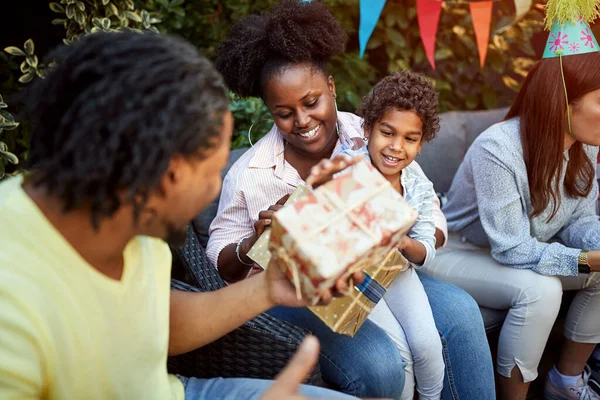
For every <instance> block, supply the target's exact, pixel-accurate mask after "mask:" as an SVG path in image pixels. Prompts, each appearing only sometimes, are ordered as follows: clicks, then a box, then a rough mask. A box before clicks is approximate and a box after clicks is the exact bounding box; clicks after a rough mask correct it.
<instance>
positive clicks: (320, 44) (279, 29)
mask: <svg viewBox="0 0 600 400" xmlns="http://www.w3.org/2000/svg"><path fill="white" fill-rule="evenodd" d="M345 42H346V34H345V33H344V31H343V30H342V28H341V27H340V25H339V23H338V22H337V21H336V19H335V18H334V17H333V15H331V12H330V11H329V9H328V8H327V6H326V5H324V4H323V3H321V2H320V1H318V0H313V1H311V2H301V1H300V0H283V1H282V2H281V3H280V4H279V5H277V6H276V7H275V8H274V9H273V10H272V11H271V12H270V13H264V14H261V15H249V16H247V17H245V18H243V19H241V20H240V21H239V22H237V23H236V24H235V25H234V26H233V27H232V28H231V32H230V34H229V36H228V37H227V38H226V39H225V40H224V41H223V42H221V44H220V45H219V51H218V55H217V59H216V67H217V70H219V72H220V73H221V74H222V75H223V78H224V79H225V82H226V83H227V86H228V87H229V89H230V90H231V91H232V92H234V93H235V94H237V95H238V96H240V97H248V96H254V97H261V95H262V90H261V89H262V84H263V83H264V82H266V80H267V79H268V78H269V77H271V76H272V75H273V74H275V73H277V72H280V71H281V70H282V69H284V68H286V67H288V66H290V65H294V64H303V63H307V64H310V65H311V66H312V67H313V68H316V69H317V70H319V71H322V72H323V73H324V74H327V70H326V64H327V62H328V61H329V60H330V59H331V58H332V57H333V56H335V55H337V54H341V53H343V52H344V43H345Z"/></svg>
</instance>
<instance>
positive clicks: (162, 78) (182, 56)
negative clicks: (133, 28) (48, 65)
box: [25, 32, 228, 228]
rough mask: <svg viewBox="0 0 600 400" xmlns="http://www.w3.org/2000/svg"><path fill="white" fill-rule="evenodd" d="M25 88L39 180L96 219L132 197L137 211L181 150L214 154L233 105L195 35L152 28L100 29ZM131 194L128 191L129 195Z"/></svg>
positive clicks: (61, 53)
mask: <svg viewBox="0 0 600 400" xmlns="http://www.w3.org/2000/svg"><path fill="white" fill-rule="evenodd" d="M49 58H50V59H54V60H55V61H56V62H57V66H56V67H54V68H53V69H52V70H51V71H50V73H49V74H48V76H47V77H46V78H45V79H43V80H37V82H36V83H34V84H33V86H32V87H31V88H30V90H29V91H28V93H27V94H26V99H25V100H26V107H27V113H28V115H29V118H30V119H31V122H32V126H33V131H32V138H31V150H30V157H29V168H30V169H31V170H32V175H31V179H32V183H33V184H34V185H36V186H43V187H44V188H45V189H46V190H47V192H48V194H49V195H51V196H56V197H57V198H60V199H61V200H62V201H63V203H64V211H65V212H67V211H69V210H72V209H75V208H77V207H81V206H86V207H90V209H91V214H92V216H91V218H92V224H93V225H94V227H95V228H97V227H98V222H99V219H100V218H102V217H108V216H111V215H113V214H114V213H115V212H116V211H117V210H118V209H119V208H120V206H121V204H122V202H131V203H133V206H134V216H135V218H136V219H137V217H138V215H139V212H140V211H141V209H142V207H143V206H144V204H145V203H146V202H147V199H148V195H149V194H150V193H151V192H152V191H153V190H155V189H156V188H157V185H158V184H159V181H160V178H161V176H162V175H163V174H164V172H165V171H166V169H167V167H168V164H169V160H170V159H171V157H172V156H173V155H174V154H182V155H184V156H190V157H191V156H194V157H199V159H201V158H203V157H206V155H207V154H206V151H207V150H210V149H211V148H213V147H214V146H215V145H216V144H217V143H218V140H219V137H220V132H221V129H222V123H223V122H222V119H223V115H224V113H225V112H226V111H227V109H228V99H227V94H226V90H225V86H224V84H223V82H222V79H221V77H220V75H219V73H218V72H217V71H216V70H215V69H214V68H213V66H212V65H211V63H210V62H209V61H207V60H206V59H205V58H203V57H202V56H200V55H199V54H198V52H197V50H196V49H195V48H194V47H193V46H192V45H191V44H189V43H187V42H185V41H183V40H180V39H176V38H173V37H166V36H161V35H157V34H153V33H144V34H140V33H134V32H120V33H107V32H101V33H95V34H91V35H87V36H85V37H84V38H82V39H81V40H78V41H77V42H74V43H73V44H72V45H70V46H62V47H59V48H58V49H56V50H55V51H54V52H53V53H52V54H50V56H49ZM123 196H125V198H123Z"/></svg>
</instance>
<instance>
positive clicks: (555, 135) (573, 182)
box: [506, 52, 600, 220]
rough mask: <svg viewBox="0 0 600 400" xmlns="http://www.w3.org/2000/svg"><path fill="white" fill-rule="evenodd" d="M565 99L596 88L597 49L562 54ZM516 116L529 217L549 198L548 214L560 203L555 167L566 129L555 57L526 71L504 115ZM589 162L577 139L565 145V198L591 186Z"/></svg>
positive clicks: (599, 71)
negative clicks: (528, 193) (565, 90)
mask: <svg viewBox="0 0 600 400" xmlns="http://www.w3.org/2000/svg"><path fill="white" fill-rule="evenodd" d="M562 62H563V70H564V76H565V83H566V86H567V95H568V98H569V103H570V104H571V105H573V106H575V107H576V105H577V101H578V100H580V99H581V97H583V96H584V95H585V94H587V93H589V92H592V91H594V90H597V89H600V52H595V53H587V54H580V55H572V56H567V57H563V59H562ZM514 117H520V118H521V120H520V124H521V141H522V143H523V152H524V155H525V165H526V167H527V177H528V179H529V190H530V192H531V205H532V213H531V217H535V216H538V215H540V214H541V213H542V212H543V211H544V210H545V209H546V207H547V206H548V204H550V202H552V214H551V216H550V218H549V220H550V219H552V218H554V216H555V215H556V212H557V211H558V208H559V206H560V202H561V198H560V191H559V189H560V182H559V179H558V178H559V177H560V172H561V170H562V168H563V162H564V159H563V152H564V136H565V133H566V132H568V131H569V126H568V121H567V106H566V99H565V92H564V86H563V83H562V79H561V72H560V60H559V58H558V57H555V58H546V59H542V60H540V61H539V62H538V63H537V64H536V65H535V66H534V67H533V69H532V70H531V71H530V72H529V74H528V75H527V78H526V79H525V82H523V86H522V87H521V90H519V93H518V94H517V97H516V99H515V101H514V103H513V104H512V107H511V108H510V110H509V111H508V114H507V115H506V119H510V118H514ZM595 172H596V171H595V166H594V164H593V162H592V161H591V160H590V159H589V157H588V156H587V155H586V153H585V151H584V149H583V144H582V143H581V142H575V144H573V145H572V146H571V148H570V149H569V164H568V167H567V171H566V177H565V182H564V185H565V191H566V193H567V195H568V196H569V197H572V198H577V197H585V196H587V195H588V194H589V193H590V191H591V190H592V185H593V182H594V175H595Z"/></svg>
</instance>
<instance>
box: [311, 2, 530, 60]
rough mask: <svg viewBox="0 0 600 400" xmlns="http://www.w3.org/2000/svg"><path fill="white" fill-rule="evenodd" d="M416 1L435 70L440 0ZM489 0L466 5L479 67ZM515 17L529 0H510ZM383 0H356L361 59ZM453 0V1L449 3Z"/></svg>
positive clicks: (486, 32) (486, 34)
mask: <svg viewBox="0 0 600 400" xmlns="http://www.w3.org/2000/svg"><path fill="white" fill-rule="evenodd" d="M308 1H310V0H308ZM416 1H417V21H418V23H419V30H420V32H421V38H422V40H423V47H424V48H425V54H426V55H427V59H428V60H429V63H430V64H431V67H432V68H433V69H435V57H434V55H435V39H436V34H437V30H438V24H439V21H440V15H441V13H442V4H443V1H442V0H416ZM493 1H495V0H483V1H469V8H470V11H471V16H472V20H473V29H474V31H475V39H476V43H477V49H478V51H479V62H480V65H481V67H483V65H484V64H485V58H486V56H487V47H488V43H489V40H490V30H491V22H492V8H493ZM514 2H515V10H516V16H515V21H516V20H518V19H520V18H522V17H523V16H524V15H525V14H526V13H527V12H528V11H529V9H530V8H531V5H532V0H514ZM385 3H386V0H360V26H359V29H358V42H359V46H360V57H361V58H362V57H363V56H364V53H365V49H366V47H367V43H368V41H369V38H370V37H371V35H372V34H373V31H374V30H375V26H376V25H377V21H378V20H379V16H380V15H381V12H382V11H383V7H384V6H385ZM449 3H450V4H452V3H457V2H456V1H451V2H449Z"/></svg>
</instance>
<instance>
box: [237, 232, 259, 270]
mask: <svg viewBox="0 0 600 400" xmlns="http://www.w3.org/2000/svg"><path fill="white" fill-rule="evenodd" d="M251 238H252V236H250V237H246V238H242V239H240V241H239V242H238V243H237V245H236V248H235V253H236V256H237V259H238V261H239V262H240V263H241V264H243V265H244V266H246V267H248V268H251V267H252V266H254V261H253V260H252V259H251V258H250V257H248V252H249V251H250V249H251V248H252V246H253V244H254V243H253V242H251V240H250V239H251Z"/></svg>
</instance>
